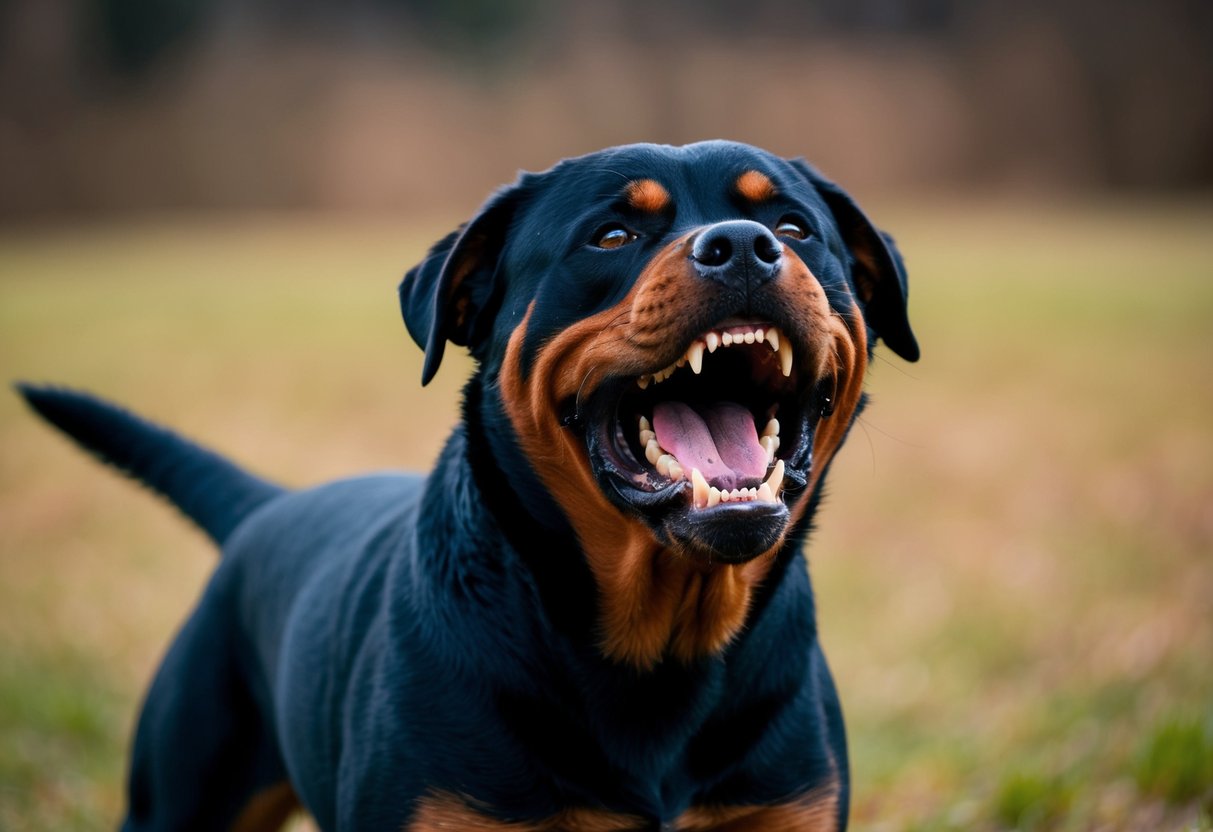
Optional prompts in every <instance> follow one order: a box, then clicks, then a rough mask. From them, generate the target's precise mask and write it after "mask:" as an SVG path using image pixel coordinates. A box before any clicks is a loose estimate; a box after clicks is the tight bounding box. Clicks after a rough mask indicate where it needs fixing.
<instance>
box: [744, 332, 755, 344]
mask: <svg viewBox="0 0 1213 832" xmlns="http://www.w3.org/2000/svg"><path fill="white" fill-rule="evenodd" d="M741 340H742V341H745V342H746V343H747V344H752V343H754V333H753V331H750V332H747V333H746V334H745V335H743V336H741Z"/></svg>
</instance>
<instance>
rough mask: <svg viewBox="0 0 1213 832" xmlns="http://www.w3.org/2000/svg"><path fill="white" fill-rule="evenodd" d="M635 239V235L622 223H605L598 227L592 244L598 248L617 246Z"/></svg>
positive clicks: (624, 244)
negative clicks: (605, 224)
mask: <svg viewBox="0 0 1213 832" xmlns="http://www.w3.org/2000/svg"><path fill="white" fill-rule="evenodd" d="M635 239H636V235H635V234H633V233H632V232H631V231H628V230H627V229H626V228H624V227H623V226H622V225H607V226H604V227H603V228H601V229H599V231H598V234H597V235H596V237H595V239H594V245H595V246H597V247H598V248H619V247H621V246H626V245H627V244H628V243H630V242H632V240H635Z"/></svg>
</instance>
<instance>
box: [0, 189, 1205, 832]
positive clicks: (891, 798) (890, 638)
mask: <svg viewBox="0 0 1213 832" xmlns="http://www.w3.org/2000/svg"><path fill="white" fill-rule="evenodd" d="M877 215H878V216H879V217H880V218H881V219H882V221H883V222H884V224H886V225H887V226H888V227H889V228H891V229H893V230H895V231H897V232H898V238H899V240H900V242H901V243H902V247H903V249H904V250H905V251H906V253H907V256H908V258H909V262H910V266H911V274H912V279H913V287H912V312H913V320H914V322H915V325H916V327H917V330H918V332H919V334H920V337H921V341H922V345H923V352H924V360H923V361H922V363H920V364H918V365H904V364H901V363H900V362H898V360H897V359H895V358H892V357H888V358H887V360H879V361H877V362H876V364H875V368H874V372H873V376H872V381H871V385H870V388H871V390H872V391H873V394H874V402H873V405H872V407H871V409H870V410H869V411H868V413H867V415H866V416H865V417H864V420H863V423H862V425H861V426H860V427H859V428H858V429H857V430H856V431H855V433H854V434H853V435H852V438H851V440H850V443H849V445H848V447H847V448H846V449H845V450H844V452H843V455H842V456H841V457H840V459H839V461H838V464H837V466H836V468H835V470H834V472H833V475H832V480H831V496H830V499H829V501H828V503H827V505H826V507H825V509H824V511H823V513H822V515H821V517H820V522H819V526H820V531H819V532H818V533H817V535H816V536H815V538H814V539H813V541H812V543H811V550H810V554H811V560H812V568H813V572H814V580H815V584H816V587H817V591H818V596H819V599H820V606H821V615H822V624H821V627H822V632H823V637H824V639H825V643H826V646H827V650H828V652H829V654H830V656H831V660H832V662H833V664H834V667H835V670H836V674H837V676H838V680H839V686H840V688H841V693H842V696H843V701H844V705H845V707H846V709H847V712H848V724H849V730H850V734H851V741H852V756H853V761H852V762H853V768H854V777H855V782H856V790H855V810H854V814H855V818H856V826H857V827H858V828H864V829H881V830H885V829H887V830H911V829H912V830H927V829H932V830H943V829H979V830H997V829H1006V828H1021V829H1058V830H1071V829H1073V830H1077V829H1083V830H1087V829H1107V830H1136V829H1205V830H1207V829H1210V828H1211V826H1210V820H1209V813H1210V811H1213V782H1210V777H1211V776H1213V775H1211V774H1210V771H1209V768H1208V766H1207V765H1205V764H1204V761H1206V760H1207V759H1209V758H1210V757H1213V662H1211V661H1210V657H1211V656H1213V464H1211V463H1213V430H1211V427H1210V426H1211V425H1213V384H1211V381H1213V374H1211V371H1213V352H1211V351H1210V346H1209V337H1210V333H1211V332H1213V281H1211V280H1210V276H1211V275H1213V237H1211V236H1210V235H1209V234H1208V228H1209V227H1210V225H1211V220H1213V209H1211V208H1210V207H1209V206H1182V205H1163V206H1149V207H1137V208H1126V207H1119V208H1118V207H1096V208H1087V209H1084V210H1067V209H1065V208H1050V209H1040V208H1033V209H1032V210H1031V211H1020V210H1011V209H1005V208H999V207H997V206H980V205H964V206H954V205H928V206H922V205H915V206H905V207H902V208H899V207H898V206H890V207H889V208H888V209H887V210H885V211H881V212H877ZM408 229H409V226H407V225H406V224H404V223H393V222H389V221H386V220H385V221H377V222H374V223H366V222H358V223H353V222H333V221H325V220H319V219H299V218H294V219H281V218H257V217H252V218H247V219H246V220H244V221H241V222H235V221H233V222H230V223H217V222H214V221H207V222H187V221H181V222H163V223H156V224H141V225H134V226H122V227H109V228H89V229H69V230H64V231H57V232H46V233H41V234H35V235H31V234H23V235H17V234H11V233H10V234H9V235H8V236H7V237H4V238H2V239H0V369H2V370H3V373H0V375H3V376H4V377H5V378H10V379H11V378H18V377H20V378H29V379H35V380H41V379H48V380H57V381H63V382H66V383H70V384H74V385H78V386H84V387H87V388H91V389H93V390H96V391H98V392H102V393H104V394H105V395H107V396H110V397H112V398H115V399H117V400H119V401H122V402H125V403H127V404H129V405H131V406H132V407H135V408H136V409H138V410H140V411H141V412H144V413H145V414H148V415H150V416H153V417H154V418H157V419H160V420H163V421H166V422H168V423H171V424H173V425H175V426H177V427H179V428H180V429H182V430H183V431H184V432H186V433H189V434H191V435H193V436H196V437H198V438H200V439H203V440H204V441H207V442H210V443H212V444H214V445H216V446H217V447H219V448H221V449H222V450H224V451H226V452H229V453H230V454H231V455H233V456H234V457H236V458H238V459H240V460H244V461H247V462H248V463H249V464H250V465H252V466H253V467H255V468H256V469H258V470H260V471H263V472H265V473H267V474H269V475H271V476H273V477H275V478H278V479H280V480H283V481H286V482H288V483H300V484H302V483H311V482H317V481H321V480H324V479H328V478H332V477H334V476H340V475H343V474H347V473H355V472H358V471H361V470H365V469H368V468H384V467H412V468H423V467H426V466H427V465H428V464H429V462H430V460H431V459H432V458H433V456H434V454H435V453H436V451H437V448H438V446H439V442H440V441H441V438H442V436H443V434H444V433H445V431H446V429H447V427H448V426H449V425H450V424H451V423H452V421H453V420H454V416H455V398H456V394H457V389H458V386H459V383H460V381H461V376H462V375H463V374H464V373H465V372H466V369H467V365H466V363H464V364H463V365H462V366H460V363H459V360H458V359H456V360H454V361H450V366H445V367H444V368H443V371H442V373H440V376H439V379H438V380H437V381H436V382H435V384H434V385H433V386H432V387H431V388H427V389H426V390H425V391H421V390H420V389H419V387H418V385H417V382H418V378H419V375H420V361H419V351H418V350H417V349H416V348H415V347H414V346H413V345H412V344H411V342H410V341H409V340H408V338H407V336H406V335H405V333H404V330H403V328H402V326H401V325H400V323H399V316H398V313H397V310H396V306H395V299H394V292H393V290H394V286H395V282H396V280H397V279H398V277H399V275H400V274H401V273H402V272H403V270H404V268H405V267H406V266H408V265H410V264H411V263H412V262H414V261H415V259H416V258H417V257H418V256H419V255H420V253H421V252H422V249H423V247H424V245H425V244H426V243H428V242H429V241H430V238H431V237H432V236H437V234H438V233H439V232H441V231H443V230H444V228H442V227H440V226H439V225H438V224H434V225H431V226H430V227H428V228H424V229H420V230H418V229H417V228H416V227H413V229H412V230H411V231H410V230H408ZM448 360H449V359H448ZM0 495H2V496H0V829H13V830H23V829H29V830H65V829H95V828H100V827H105V826H111V825H112V824H113V822H114V820H115V819H116V818H117V817H118V815H119V813H120V811H121V796H120V792H121V782H122V778H123V769H124V754H125V746H126V737H127V734H128V733H129V730H130V726H131V723H132V720H133V718H134V713H135V708H136V706H137V702H138V698H139V696H140V695H141V691H142V689H143V687H144V685H145V684H146V682H147V680H148V678H149V676H150V673H151V672H152V669H153V667H154V666H155V663H156V661H157V659H158V657H159V655H160V653H161V652H162V650H163V649H164V647H165V644H166V643H167V640H168V639H169V638H170V636H171V634H172V632H173V631H174V629H175V628H176V627H177V626H178V625H179V623H180V621H181V619H182V617H183V615H184V614H185V612H186V610H187V609H188V608H189V606H190V605H191V603H192V601H193V599H194V597H195V596H196V595H197V593H198V591H199V588H200V587H201V585H202V582H203V581H204V580H205V579H206V575H207V573H208V572H209V570H210V568H211V565H212V562H213V558H214V555H213V553H212V551H211V550H210V548H209V546H208V545H207V544H206V543H205V541H204V540H203V539H202V538H201V536H200V535H198V534H196V533H194V532H193V531H191V530H190V529H189V528H188V527H187V526H186V525H185V524H184V523H182V522H181V521H180V520H179V519H178V518H176V517H174V516H173V515H172V514H171V513H170V512H168V511H166V510H165V509H164V508H163V507H162V506H161V505H158V504H157V503H156V502H154V501H153V500H152V499H150V498H148V497H147V496H145V495H142V494H139V493H136V492H135V490H134V489H133V488H132V487H131V486H130V485H128V484H126V483H124V482H121V481H119V480H118V479H117V478H115V477H113V476H112V475H110V474H108V473H104V472H102V471H100V470H99V469H97V468H96V467H95V466H94V465H93V464H92V463H90V462H86V461H84V459H83V458H82V457H81V456H80V455H79V454H78V453H77V452H75V451H73V450H71V449H70V448H69V447H68V446H67V445H66V443H64V442H63V441H62V440H61V439H59V438H58V437H56V436H53V435H52V434H51V433H50V432H49V431H48V430H46V429H45V428H44V427H42V426H41V425H38V424H37V423H36V422H35V421H34V420H33V419H32V418H30V417H29V416H28V415H27V414H26V413H24V412H23V411H22V409H21V408H20V407H19V406H18V403H17V402H16V400H15V397H11V396H8V397H2V398H0Z"/></svg>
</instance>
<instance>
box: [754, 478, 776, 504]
mask: <svg viewBox="0 0 1213 832" xmlns="http://www.w3.org/2000/svg"><path fill="white" fill-rule="evenodd" d="M757 499H758V500H759V501H761V502H764V503H773V502H775V494H774V493H773V492H772V491H771V486H769V485H767V484H766V483H765V482H764V483H763V484H762V485H760V486H758V494H757Z"/></svg>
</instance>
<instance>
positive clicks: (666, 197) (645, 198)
mask: <svg viewBox="0 0 1213 832" xmlns="http://www.w3.org/2000/svg"><path fill="white" fill-rule="evenodd" d="M626 192H627V198H628V203H629V204H630V205H631V206H632V207H633V208H635V209H636V210H637V211H646V212H648V213H650V214H659V213H661V212H662V211H664V210H665V209H666V208H668V207H669V205H670V192H669V191H667V190H666V189H665V186H664V185H662V184H661V183H660V182H658V181H657V180H656V179H637V180H636V181H634V182H629V183H628V187H627V191H626Z"/></svg>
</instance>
